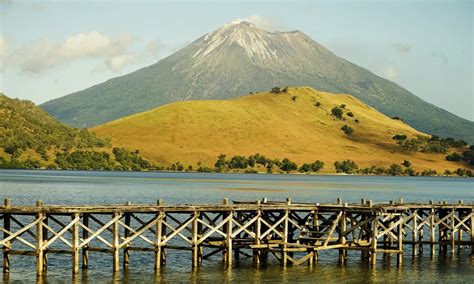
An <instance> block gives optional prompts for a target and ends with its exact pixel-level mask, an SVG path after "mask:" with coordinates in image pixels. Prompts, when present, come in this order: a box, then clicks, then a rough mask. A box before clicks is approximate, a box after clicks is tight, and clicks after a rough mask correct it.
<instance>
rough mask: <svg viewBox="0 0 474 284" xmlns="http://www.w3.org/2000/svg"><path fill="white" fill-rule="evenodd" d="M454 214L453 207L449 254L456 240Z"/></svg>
mask: <svg viewBox="0 0 474 284" xmlns="http://www.w3.org/2000/svg"><path fill="white" fill-rule="evenodd" d="M455 215H456V211H455V209H454V208H453V210H452V211H451V228H450V230H451V237H450V249H451V254H454V245H455V241H456V229H455V227H456V226H455V223H454V222H455V220H456V219H454V217H455Z"/></svg>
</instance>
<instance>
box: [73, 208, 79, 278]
mask: <svg viewBox="0 0 474 284" xmlns="http://www.w3.org/2000/svg"><path fill="white" fill-rule="evenodd" d="M78 218H79V213H74V214H73V215H72V216H71V219H72V222H75V220H77V219H78ZM71 229H72V273H73V274H77V273H78V272H79V227H78V225H77V222H76V223H74V225H72V227H71Z"/></svg>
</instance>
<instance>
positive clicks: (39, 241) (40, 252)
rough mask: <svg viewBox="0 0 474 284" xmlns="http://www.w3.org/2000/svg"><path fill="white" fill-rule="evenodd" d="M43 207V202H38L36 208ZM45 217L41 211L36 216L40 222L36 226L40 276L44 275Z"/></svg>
mask: <svg viewBox="0 0 474 284" xmlns="http://www.w3.org/2000/svg"><path fill="white" fill-rule="evenodd" d="M42 206H43V201H41V200H38V201H36V207H40V208H41V207H42ZM43 217H44V213H43V212H41V211H40V212H39V213H38V214H37V215H36V219H37V220H38V223H37V224H36V275H38V276H41V275H43V270H44V266H43V264H44V262H43V261H44V258H43V256H44V255H43V253H44V250H43Z"/></svg>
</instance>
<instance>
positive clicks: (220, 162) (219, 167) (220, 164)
mask: <svg viewBox="0 0 474 284" xmlns="http://www.w3.org/2000/svg"><path fill="white" fill-rule="evenodd" d="M225 157H226V156H225V155H224V154H220V155H219V156H218V157H217V161H216V162H215V163H214V167H215V168H216V171H217V172H222V171H224V170H225V169H226V168H227V161H226V160H225Z"/></svg>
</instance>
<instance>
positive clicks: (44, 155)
mask: <svg viewBox="0 0 474 284" xmlns="http://www.w3.org/2000/svg"><path fill="white" fill-rule="evenodd" d="M0 117H1V119H0V168H42V167H48V168H62V169H125V170H126V169H142V168H143V167H142V166H148V164H147V163H148V162H146V161H142V160H141V159H140V158H139V157H138V156H137V155H136V154H135V153H129V152H128V151H126V150H123V149H112V147H111V144H110V141H108V140H107V139H102V138H98V137H96V136H95V134H93V133H90V132H89V131H88V130H86V129H81V130H79V129H76V128H71V127H69V126H66V125H64V124H62V123H61V122H59V121H58V120H56V119H55V118H53V117H52V116H50V115H49V114H48V113H46V112H45V111H44V110H42V109H41V108H39V107H37V106H35V104H33V103H32V102H30V101H26V100H18V99H11V98H9V97H7V96H5V95H3V94H0ZM137 164H141V165H139V166H137Z"/></svg>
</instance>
